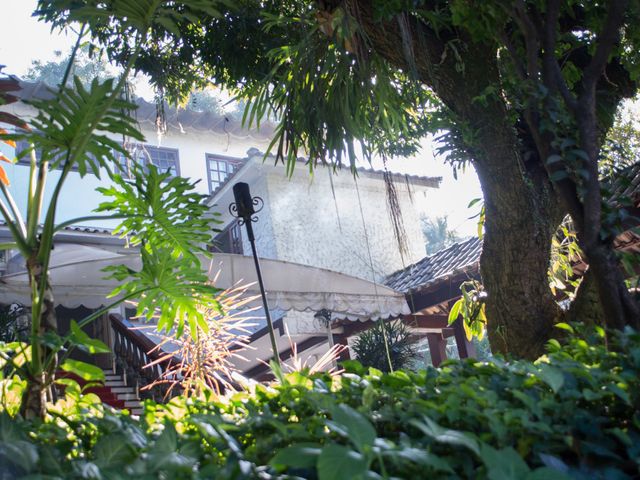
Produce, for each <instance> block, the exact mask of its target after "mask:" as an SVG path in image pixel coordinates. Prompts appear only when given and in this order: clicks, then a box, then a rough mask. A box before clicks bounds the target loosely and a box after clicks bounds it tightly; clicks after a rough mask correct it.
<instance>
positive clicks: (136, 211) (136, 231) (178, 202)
mask: <svg viewBox="0 0 640 480" xmlns="http://www.w3.org/2000/svg"><path fill="white" fill-rule="evenodd" d="M132 173H133V174H134V178H133V180H131V181H129V180H125V179H124V178H122V177H120V176H116V177H115V178H114V185H113V186H112V187H109V188H99V189H98V191H99V192H101V193H102V194H103V195H105V196H106V197H110V198H111V200H109V201H105V202H103V203H101V204H100V205H99V206H98V208H97V209H96V211H97V212H108V213H109V214H111V215H118V216H121V217H123V218H124V219H123V220H122V223H120V225H118V226H117V227H116V229H115V230H114V233H115V234H117V235H121V236H123V237H124V236H127V238H128V239H129V242H130V243H131V244H132V245H145V246H148V247H149V248H151V249H156V248H161V249H163V250H168V251H169V252H170V253H171V255H172V256H173V257H182V261H183V262H189V263H191V264H193V265H197V266H199V265H200V261H199V260H198V257H197V256H196V253H200V254H205V255H206V254H207V253H208V252H207V250H206V248H204V246H206V245H207V244H208V243H210V242H211V239H212V235H213V226H214V224H215V223H219V222H217V221H216V220H215V219H213V218H211V215H210V214H208V207H207V206H206V205H205V204H204V202H203V200H204V198H205V197H204V195H201V194H199V193H196V192H195V183H192V182H190V181H189V180H187V179H185V178H182V177H172V176H171V174H169V173H168V172H160V171H159V170H158V169H157V168H156V167H155V166H154V165H147V166H146V167H144V168H143V167H141V166H139V165H137V164H134V166H133V172H132Z"/></svg>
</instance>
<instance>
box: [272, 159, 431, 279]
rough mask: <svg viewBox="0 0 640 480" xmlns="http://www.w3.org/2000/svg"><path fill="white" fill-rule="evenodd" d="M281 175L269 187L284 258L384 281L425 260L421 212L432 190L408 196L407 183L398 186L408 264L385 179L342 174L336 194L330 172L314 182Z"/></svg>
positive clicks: (302, 176) (420, 189)
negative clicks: (401, 246)
mask: <svg viewBox="0 0 640 480" xmlns="http://www.w3.org/2000/svg"><path fill="white" fill-rule="evenodd" d="M278 170H280V169H278ZM278 170H274V171H272V172H270V173H269V174H268V184H269V194H270V199H271V222H272V224H273V229H274V234H275V235H274V238H275V239H276V249H277V251H278V254H279V258H280V259H282V260H288V261H292V262H297V263H303V264H307V265H313V266H316V267H322V268H327V269H330V270H335V271H339V272H342V273H346V274H349V275H354V276H357V277H361V278H366V279H369V280H372V279H373V278H375V280H376V281H380V280H381V279H382V278H384V277H385V276H386V275H388V274H389V273H391V272H393V271H395V270H397V269H400V268H403V267H404V266H406V265H408V264H410V263H412V262H413V261H416V260H418V259H420V258H422V257H423V256H424V238H423V235H422V231H421V229H420V212H421V211H422V210H423V209H424V200H425V194H426V193H427V192H428V190H429V188H428V187H423V186H419V187H416V186H414V187H412V189H413V195H409V192H408V191H407V185H406V184H405V185H399V184H397V185H396V190H397V194H398V201H399V203H400V207H401V212H402V218H403V223H404V228H405V231H406V234H407V245H408V247H409V252H408V253H409V254H408V255H407V256H406V257H405V258H404V259H403V258H402V257H401V255H400V252H399V247H398V242H397V240H396V238H395V236H394V232H393V226H392V223H391V218H390V215H389V209H388V206H387V195H386V190H385V185H384V180H383V178H382V175H379V174H374V175H370V174H364V173H363V174H360V175H359V177H358V178H357V179H355V178H354V177H353V175H352V174H351V172H350V171H348V170H344V171H341V172H339V173H338V174H337V175H334V176H333V178H332V180H333V187H334V188H333V192H332V189H331V182H330V179H329V173H328V171H327V169H325V168H321V169H319V170H318V171H317V172H316V174H315V176H314V177H313V178H312V179H311V178H310V177H309V176H308V173H307V172H299V173H298V172H296V173H294V176H293V177H292V178H291V179H289V178H287V177H286V176H285V175H283V174H282V172H281V171H278ZM301 170H303V169H301ZM334 192H335V200H334ZM358 193H359V196H360V200H358ZM361 208H362V211H361Z"/></svg>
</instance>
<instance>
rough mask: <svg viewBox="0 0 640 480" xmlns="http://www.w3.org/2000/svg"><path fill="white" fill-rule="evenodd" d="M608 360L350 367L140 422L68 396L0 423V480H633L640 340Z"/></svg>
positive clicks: (573, 347) (180, 403)
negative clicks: (387, 370) (33, 416)
mask: <svg viewBox="0 0 640 480" xmlns="http://www.w3.org/2000/svg"><path fill="white" fill-rule="evenodd" d="M566 328H569V327H566ZM612 345H613V346H614V347H615V351H608V350H607V349H606V348H605V347H604V341H603V338H602V336H601V335H598V334H594V335H592V336H591V338H589V339H573V340H571V341H570V344H569V346H568V347H560V345H559V344H558V343H557V342H555V341H552V343H550V344H549V354H548V356H546V357H543V358H541V359H540V360H538V361H537V362H535V363H531V362H525V361H517V362H513V363H505V362H502V361H500V360H495V361H493V362H474V361H473V360H468V361H465V362H450V363H448V364H446V365H445V366H444V367H443V368H442V369H440V370H435V369H433V368H429V369H427V370H426V371H421V372H416V373H413V372H408V371H397V372H395V373H392V374H383V373H381V372H380V371H377V370H375V369H371V370H368V371H367V369H365V368H364V367H362V366H360V365H359V364H358V363H356V362H348V363H347V364H345V367H346V368H347V373H344V374H342V375H341V376H334V377H331V376H329V375H327V374H320V375H314V376H309V375H307V374H304V373H293V374H289V375H286V376H283V375H279V380H280V381H279V384H274V385H272V386H262V385H259V386H257V387H256V388H255V391H254V392H252V393H238V394H235V395H233V396H231V397H229V398H228V399H226V400H225V401H211V402H208V403H204V402H203V403H198V402H194V401H192V400H186V399H184V398H176V399H174V400H173V401H172V402H171V403H169V404H167V405H156V404H152V403H147V404H146V413H145V415H143V417H142V418H141V419H140V420H137V419H135V418H132V417H129V416H127V415H126V414H114V413H113V412H110V411H106V410H104V411H103V409H102V407H101V406H96V405H95V403H94V402H96V401H97V399H96V398H95V397H93V396H92V395H87V396H84V397H81V396H79V395H78V392H77V391H75V390H74V389H73V388H71V387H68V388H67V392H68V396H67V398H66V399H65V400H64V401H60V402H59V403H58V404H57V405H56V406H55V407H54V408H52V409H50V416H49V417H48V418H47V419H46V420H45V421H44V422H43V423H42V422H41V421H40V420H34V421H24V420H22V419H21V418H20V417H13V418H12V417H10V416H9V415H8V414H7V413H6V412H5V413H2V414H0V478H20V477H22V476H30V477H29V478H36V477H37V478H42V477H43V476H47V477H46V478H108V479H118V478H131V477H134V476H135V477H137V478H141V479H142V478H217V479H232V478H233V479H239V478H252V479H253V478H265V479H266V478H320V479H354V478H370V479H375V478H392V477H395V478H398V477H400V478H427V477H428V478H459V477H463V478H489V479H518V480H520V479H532V480H533V479H551V478H553V479H563V478H581V479H593V478H618V479H624V478H632V477H635V476H637V475H638V474H639V472H640V469H639V468H640V413H639V410H638V406H639V405H640V335H638V334H637V333H632V332H626V333H624V334H620V335H618V336H616V338H615V339H614V340H613V342H612Z"/></svg>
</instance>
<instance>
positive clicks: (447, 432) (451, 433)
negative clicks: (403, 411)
mask: <svg viewBox="0 0 640 480" xmlns="http://www.w3.org/2000/svg"><path fill="white" fill-rule="evenodd" d="M410 423H411V425H413V426H414V427H416V428H417V429H419V430H420V431H422V432H423V433H424V434H425V435H427V436H429V437H431V438H433V439H434V440H435V441H437V442H440V443H447V444H450V445H459V446H462V447H465V448H468V449H469V450H471V451H472V452H473V453H475V454H476V455H480V446H479V443H478V441H477V440H476V439H475V438H474V437H473V436H472V435H471V434H470V433H465V432H460V431H458V430H451V429H448V428H443V427H441V426H440V425H438V424H437V423H436V422H434V421H433V420H431V419H430V418H429V417H427V416H423V417H422V421H420V420H416V419H412V420H411V421H410Z"/></svg>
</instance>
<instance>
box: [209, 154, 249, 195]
mask: <svg viewBox="0 0 640 480" xmlns="http://www.w3.org/2000/svg"><path fill="white" fill-rule="evenodd" d="M212 161H216V162H224V163H226V164H227V165H233V166H234V168H233V170H232V171H231V172H229V171H228V172H226V173H227V176H226V177H225V178H224V180H218V181H217V182H218V186H217V187H216V188H212V187H213V185H212V178H211V162H212ZM242 165H244V161H243V160H242V159H241V158H238V157H230V156H227V155H218V154H217V153H205V168H206V170H207V185H208V187H209V193H210V194H214V193H216V192H217V191H218V190H219V189H220V187H222V185H224V184H225V183H226V182H227V180H228V179H229V178H230V177H232V176H233V175H235V173H236V172H237V171H238V170H239V169H240V168H242ZM216 172H218V173H220V172H221V171H220V170H216Z"/></svg>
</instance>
